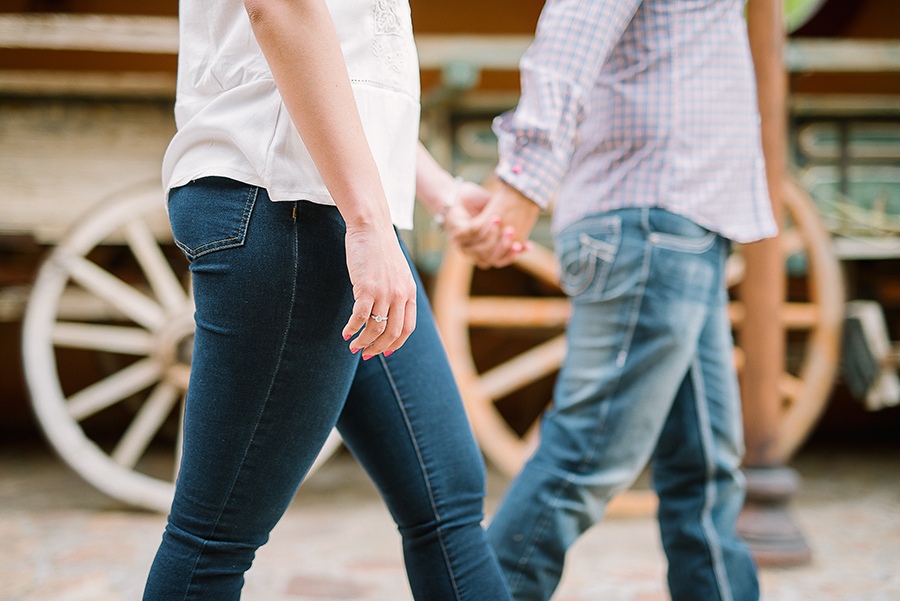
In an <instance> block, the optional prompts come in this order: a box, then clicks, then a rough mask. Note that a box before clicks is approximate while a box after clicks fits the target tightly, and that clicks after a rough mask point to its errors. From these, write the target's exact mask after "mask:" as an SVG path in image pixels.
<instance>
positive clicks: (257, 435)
mask: <svg viewBox="0 0 900 601" xmlns="http://www.w3.org/2000/svg"><path fill="white" fill-rule="evenodd" d="M169 215H170V220H171V223H172V229H173V232H174V234H175V238H176V240H177V242H178V244H179V246H180V247H181V248H182V250H184V252H185V253H186V254H187V256H188V257H189V258H190V259H191V273H192V274H193V286H194V294H195V298H196V307H197V311H196V316H195V318H196V323H197V328H196V338H195V342H194V356H193V364H192V368H191V380H190V387H189V389H188V397H187V404H186V412H185V419H184V456H183V460H182V464H181V471H180V474H179V476H178V482H177V485H176V492H175V500H174V502H173V505H172V510H171V513H170V515H169V522H168V525H167V527H166V532H165V534H164V536H163V541H162V545H161V547H160V549H159V551H158V553H157V556H156V559H155V561H154V563H153V567H152V569H151V572H150V576H149V579H148V583H147V587H146V590H145V593H144V599H145V600H147V601H176V600H186V599H190V600H211V601H213V600H214V601H230V600H235V599H238V598H239V597H240V589H241V586H242V584H243V573H244V572H245V571H246V570H247V569H248V568H249V567H250V564H251V562H252V560H253V556H254V553H255V551H256V549H257V548H258V547H259V546H260V545H262V544H264V543H265V542H266V540H267V539H268V535H269V531H270V530H271V529H272V527H273V526H275V523H276V522H277V521H278V520H279V518H280V517H281V515H282V514H283V513H284V511H285V509H287V507H288V505H289V503H290V502H291V499H292V497H293V496H294V493H295V491H296V490H297V487H298V485H299V484H300V481H301V479H302V478H303V477H304V475H305V474H306V472H307V470H308V469H309V467H310V465H311V464H312V462H313V460H314V459H315V458H316V455H317V454H318V452H319V449H320V448H321V446H322V444H323V443H324V441H325V438H326V437H327V435H328V433H329V432H330V431H331V429H332V428H333V427H334V426H335V424H337V427H338V429H339V430H340V432H341V435H342V436H343V439H344V442H345V443H346V444H347V446H348V447H349V448H350V450H351V451H352V452H353V453H354V455H355V456H356V457H357V459H358V460H359V461H360V463H361V464H362V465H363V467H364V468H365V469H366V471H367V472H368V473H369V475H370V476H371V477H372V479H373V480H374V482H375V484H376V485H377V486H378V488H379V490H380V491H381V494H382V495H383V497H384V499H385V501H386V503H387V506H388V508H389V510H390V512H391V515H392V516H393V518H394V520H395V521H396V522H397V525H398V527H399V530H400V533H401V535H402V539H403V550H404V555H405V560H406V566H407V572H408V576H409V581H410V586H411V589H412V591H413V594H414V597H415V598H416V599H418V600H422V601H425V600H428V601H433V600H454V601H455V600H472V601H474V600H485V601H495V600H497V599H501V600H507V601H510V597H509V592H508V590H507V588H506V585H505V582H504V580H503V576H502V574H501V572H500V569H499V566H498V565H497V561H496V558H495V556H494V555H493V552H492V551H491V549H490V546H489V545H488V543H487V539H486V536H485V533H484V530H483V528H482V526H481V520H482V516H483V514H482V503H483V498H484V494H485V474H484V463H483V460H482V458H481V455H480V453H479V450H478V447H477V446H476V444H475V441H474V439H473V437H472V434H471V430H470V428H469V424H468V421H467V419H466V415H465V412H464V410H463V406H462V402H461V399H460V397H459V393H458V392H457V389H456V386H455V383H454V380H453V375H452V373H451V371H450V367H449V365H448V363H447V359H446V356H445V355H444V352H443V348H442V346H441V341H440V339H439V337H438V333H437V330H436V329H435V326H434V321H433V318H432V316H431V312H430V308H429V305H428V301H427V299H426V297H425V295H424V293H422V292H421V291H422V286H421V283H420V284H419V291H420V293H419V296H418V299H417V301H418V325H417V328H416V330H415V332H414V333H413V334H412V336H410V338H409V339H408V341H407V342H406V344H405V345H404V346H403V347H402V348H400V349H399V350H397V351H396V352H394V353H393V354H391V356H390V357H383V356H377V357H374V358H372V359H370V360H368V361H361V360H360V354H361V353H360V354H356V355H353V354H351V353H350V351H349V349H348V343H347V342H346V341H344V339H343V337H342V336H341V329H342V328H343V326H344V324H345V323H346V321H347V319H348V318H349V316H350V312H351V309H352V306H353V291H352V288H351V285H350V279H349V276H348V274H347V265H346V259H345V251H344V231H345V227H344V222H343V220H342V218H341V216H340V214H339V212H338V210H337V209H336V208H335V207H332V206H322V205H316V204H312V203H308V202H296V203H293V202H278V203H274V202H271V201H270V200H269V198H268V196H267V194H266V191H265V190H264V189H259V188H256V187H252V186H248V185H245V184H242V183H239V182H235V181H233V180H229V179H224V178H204V179H201V180H197V181H195V182H192V183H191V184H189V185H187V186H184V187H182V188H178V189H176V190H173V191H172V193H171V194H170V197H169ZM345 401H346V402H345ZM344 544H347V545H359V544H365V541H350V540H348V541H344Z"/></svg>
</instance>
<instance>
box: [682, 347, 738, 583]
mask: <svg viewBox="0 0 900 601" xmlns="http://www.w3.org/2000/svg"><path fill="white" fill-rule="evenodd" d="M691 381H692V382H693V384H694V390H695V394H694V403H695V405H696V407H695V409H696V411H697V427H698V429H699V435H700V445H701V448H702V449H703V459H704V461H705V462H706V482H705V485H704V489H705V490H704V493H705V494H704V496H705V499H704V503H703V510H702V513H701V515H700V524H701V527H702V530H703V534H704V536H705V537H706V543H707V545H708V546H709V553H710V559H711V560H712V567H713V574H714V575H715V579H716V585H717V588H718V590H719V595H720V597H721V598H722V601H733V599H734V596H733V595H732V592H731V587H730V586H729V583H728V578H727V575H726V574H725V573H724V570H725V561H724V558H723V557H722V545H721V543H720V541H719V537H718V535H717V533H716V529H715V526H714V525H713V523H712V508H713V505H714V504H715V502H716V496H717V494H716V482H715V470H716V467H715V457H714V456H713V442H712V440H711V435H712V431H711V430H712V427H711V425H710V419H709V412H708V411H706V407H707V405H706V403H707V399H706V386H705V385H704V382H703V377H702V373H701V367H700V364H699V362H698V361H697V360H696V359H695V360H694V362H693V365H692V366H691Z"/></svg>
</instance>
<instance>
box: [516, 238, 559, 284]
mask: <svg viewBox="0 0 900 601" xmlns="http://www.w3.org/2000/svg"><path fill="white" fill-rule="evenodd" d="M516 267H518V268H519V269H520V270H522V271H524V272H525V273H527V274H529V275H532V276H534V277H535V278H537V279H538V280H542V281H543V282H546V283H548V284H553V285H554V286H556V287H558V286H559V263H558V262H557V260H556V256H555V255H554V254H553V251H552V250H550V249H549V248H544V247H543V246H540V245H535V247H534V248H533V249H532V250H530V251H528V252H526V253H523V254H521V255H519V258H518V259H517V260H516Z"/></svg>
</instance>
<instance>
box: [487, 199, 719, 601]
mask: <svg viewBox="0 0 900 601" xmlns="http://www.w3.org/2000/svg"><path fill="white" fill-rule="evenodd" d="M721 245H722V243H721V241H720V240H719V239H717V238H716V237H715V236H714V235H712V234H711V233H710V232H707V231H706V230H704V229H703V228H700V227H699V226H696V225H694V224H692V223H690V222H688V221H687V220H685V219H683V218H680V217H676V216H674V215H672V214H670V213H666V212H664V211H659V210H640V209H632V210H624V211H615V212H613V213H611V214H609V215H607V216H604V217H602V218H593V219H587V220H585V221H584V222H582V223H581V224H579V225H578V227H577V229H574V230H569V231H567V232H563V233H562V234H561V235H560V237H559V239H558V241H557V246H558V252H559V254H560V256H561V262H562V266H563V270H564V276H563V284H564V286H565V287H566V288H567V292H568V293H569V294H570V296H571V297H572V300H573V314H572V318H571V320H570V323H569V326H568V328H567V337H568V343H569V352H568V355H567V357H566V360H565V363H564V365H563V369H562V371H561V372H560V376H559V379H558V381H557V386H556V392H555V395H554V406H553V407H552V409H550V410H549V411H548V412H547V414H546V416H545V417H544V420H543V422H542V431H541V444H540V446H539V448H538V450H537V452H536V453H535V456H534V457H533V458H532V459H531V460H530V461H529V462H528V463H527V464H526V466H525V468H524V469H523V471H522V473H521V474H520V475H519V476H518V477H517V478H516V480H515V481H514V482H513V484H512V486H511V487H510V489H509V491H507V494H506V497H505V499H504V502H503V503H502V505H501V507H500V510H499V511H498V513H497V515H496V516H495V518H494V520H493V522H492V523H491V526H490V528H489V529H488V535H489V539H490V541H491V543H492V544H493V545H494V546H495V548H496V550H497V555H498V558H499V560H500V563H501V566H502V567H503V570H504V573H505V574H506V575H507V578H508V579H509V583H510V589H511V591H512V593H513V596H514V597H515V598H516V599H517V601H537V600H545V599H549V598H550V595H551V594H552V592H553V591H554V590H555V588H556V586H557V584H558V582H559V578H560V576H561V575H562V570H563V564H564V559H565V552H566V550H567V549H568V547H569V546H570V545H571V544H572V543H573V542H574V541H575V540H576V539H577V537H578V536H579V535H580V534H581V533H582V532H584V531H585V530H586V529H587V528H589V527H590V526H591V525H592V524H594V523H596V522H597V521H598V520H600V519H601V518H602V516H603V513H604V511H605V508H606V504H607V502H608V501H609V499H610V498H611V497H612V496H613V495H614V494H616V493H618V492H620V491H622V490H624V489H626V488H627V487H628V486H629V485H630V484H631V483H632V482H633V481H634V479H635V478H636V477H637V475H638V474H639V473H640V472H641V470H642V469H643V467H644V466H645V465H646V463H647V461H648V460H649V458H650V456H651V454H652V452H653V449H654V448H655V446H656V443H657V440H658V437H659V434H660V432H661V430H662V428H663V424H664V422H665V419H666V416H667V415H668V413H669V409H670V407H671V404H672V402H673V399H674V398H675V394H676V392H677V390H678V386H679V384H680V383H681V381H682V380H683V378H684V375H685V373H686V372H687V370H688V366H689V363H690V359H691V357H692V356H693V354H694V352H695V349H696V342H697V339H698V337H699V334H700V331H701V329H702V326H703V323H704V322H705V320H706V317H705V315H706V306H707V304H708V301H709V298H710V295H711V292H712V290H713V289H714V287H715V285H716V283H717V282H718V279H717V267H715V266H714V265H712V264H711V258H710V254H712V253H715V252H716V249H717V248H719V247H720V246H721Z"/></svg>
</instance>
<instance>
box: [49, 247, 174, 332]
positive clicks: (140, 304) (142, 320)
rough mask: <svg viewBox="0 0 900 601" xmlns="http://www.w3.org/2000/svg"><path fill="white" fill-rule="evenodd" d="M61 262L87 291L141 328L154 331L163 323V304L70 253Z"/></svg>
mask: <svg viewBox="0 0 900 601" xmlns="http://www.w3.org/2000/svg"><path fill="white" fill-rule="evenodd" d="M61 265H62V266H63V267H64V268H65V270H66V271H67V272H68V273H69V274H70V275H71V277H72V278H73V279H74V280H75V281H77V282H78V283H79V284H81V285H82V286H84V287H85V288H86V289H87V290H89V291H90V292H93V293H94V294H96V295H97V296H98V297H100V298H102V299H104V300H106V301H108V302H109V304H111V305H112V306H114V307H115V308H117V309H118V310H119V311H121V312H122V313H124V314H125V315H127V316H128V317H130V318H131V319H133V320H134V321H135V322H137V323H139V324H141V325H143V326H144V327H146V328H148V329H150V330H155V329H158V328H160V327H161V326H162V325H163V323H164V322H165V313H164V312H163V309H162V307H160V306H159V305H158V304H157V303H155V302H154V301H152V300H151V299H150V298H148V297H147V296H146V295H144V294H142V293H141V292H138V291H137V290H136V289H134V288H133V287H131V286H129V285H128V284H126V283H125V282H123V281H122V280H120V279H119V278H117V277H116V276H114V275H113V274H111V273H109V272H108V271H106V270H105V269H103V268H101V267H99V266H97V264H95V263H92V262H91V261H88V260H87V259H85V258H84V257H77V256H72V257H66V258H65V259H61Z"/></svg>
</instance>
